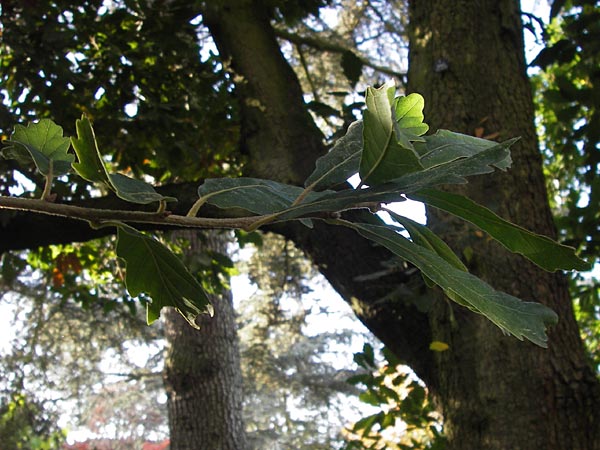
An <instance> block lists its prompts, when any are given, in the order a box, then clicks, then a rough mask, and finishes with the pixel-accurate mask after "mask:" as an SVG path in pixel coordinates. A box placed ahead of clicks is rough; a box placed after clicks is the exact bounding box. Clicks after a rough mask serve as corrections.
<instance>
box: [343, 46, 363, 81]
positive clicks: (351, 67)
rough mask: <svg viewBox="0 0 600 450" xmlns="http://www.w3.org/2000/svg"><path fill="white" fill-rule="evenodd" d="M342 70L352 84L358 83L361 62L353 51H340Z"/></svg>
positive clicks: (361, 66)
mask: <svg viewBox="0 0 600 450" xmlns="http://www.w3.org/2000/svg"><path fill="white" fill-rule="evenodd" d="M341 66H342V70H343V71H344V75H345V76H346V78H348V81H349V82H350V84H351V85H352V86H354V85H355V84H356V83H358V80H359V78H360V76H361V74H362V68H363V63H362V61H361V60H360V58H359V57H358V56H356V55H355V54H354V52H352V51H350V50H347V51H345V52H344V53H342V61H341Z"/></svg>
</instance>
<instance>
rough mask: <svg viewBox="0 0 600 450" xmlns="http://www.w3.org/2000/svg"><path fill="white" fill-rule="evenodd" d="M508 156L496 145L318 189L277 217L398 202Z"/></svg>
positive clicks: (462, 179)
mask: <svg viewBox="0 0 600 450" xmlns="http://www.w3.org/2000/svg"><path fill="white" fill-rule="evenodd" d="M508 155H509V151H508V149H507V148H506V146H505V144H497V145H495V146H493V147H490V148H488V149H486V150H484V151H482V152H481V153H477V154H475V155H473V156H471V157H467V158H462V159H458V160H455V161H452V162H449V163H447V164H442V165H439V166H434V167H431V168H430V169H427V170H423V171H419V172H413V173H408V174H406V175H403V176H401V177H400V178H397V179H395V180H392V181H390V182H388V183H384V184H381V185H378V186H373V187H370V188H367V189H354V190H346V191H340V192H332V191H323V192H319V196H318V197H308V198H307V200H306V201H305V202H303V203H300V204H299V205H296V206H293V207H290V208H288V209H287V210H284V211H281V213H280V214H279V215H278V217H277V219H278V220H291V219H295V218H299V217H304V216H311V215H315V214H318V213H323V212H334V211H342V210H345V209H350V208H356V207H357V205H363V207H366V206H365V205H372V206H376V205H377V204H379V203H390V202H394V201H400V200H402V199H403V197H402V195H403V194H409V193H412V192H416V191H420V190H422V189H424V188H427V187H432V186H436V185H439V184H462V183H466V179H465V177H468V176H472V175H480V174H484V173H490V172H493V170H494V169H493V166H494V165H496V164H498V163H499V162H501V161H504V160H505V159H506V158H507V156H508ZM311 198H313V199H314V200H311ZM238 202H241V200H238Z"/></svg>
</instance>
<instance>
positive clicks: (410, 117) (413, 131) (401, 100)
mask: <svg viewBox="0 0 600 450" xmlns="http://www.w3.org/2000/svg"><path fill="white" fill-rule="evenodd" d="M424 107H425V99H424V98H423V97H422V96H421V95H420V94H416V93H413V94H410V95H408V96H406V97H397V98H396V99H394V106H393V108H392V112H393V116H394V125H395V127H394V129H395V132H396V139H397V140H398V141H399V142H400V145H402V146H403V147H406V148H410V149H411V150H413V149H414V147H413V145H412V142H415V141H416V142H423V141H424V138H421V137H419V136H422V135H423V134H425V133H427V131H428V130H429V125H427V124H426V123H423V119H424V118H425V116H424V115H423V108H424Z"/></svg>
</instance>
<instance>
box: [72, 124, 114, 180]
mask: <svg viewBox="0 0 600 450" xmlns="http://www.w3.org/2000/svg"><path fill="white" fill-rule="evenodd" d="M75 127H76V128H77V138H75V137H71V144H72V145H73V148H74V149H75V153H77V159H78V160H79V162H76V163H73V169H75V172H77V173H78V174H79V176H81V177H82V178H83V179H84V180H87V181H91V182H93V183H105V184H107V185H109V186H110V180H109V179H108V172H107V171H106V167H105V166H104V162H103V161H102V155H101V154H100V150H98V142H97V141H96V136H95V134H94V129H93V128H92V124H91V122H90V120H89V119H88V118H87V117H85V115H82V116H81V119H77V120H76V121H75Z"/></svg>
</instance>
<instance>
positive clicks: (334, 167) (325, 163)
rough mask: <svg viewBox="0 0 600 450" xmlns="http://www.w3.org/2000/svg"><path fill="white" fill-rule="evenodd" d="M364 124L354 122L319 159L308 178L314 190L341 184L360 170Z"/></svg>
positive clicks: (307, 181)
mask: <svg viewBox="0 0 600 450" xmlns="http://www.w3.org/2000/svg"><path fill="white" fill-rule="evenodd" d="M362 133H363V124H362V122H361V121H357V122H353V123H352V124H350V126H349V127H348V131H347V132H346V134H345V135H344V136H343V137H341V138H340V139H338V140H337V142H336V143H335V145H334V146H333V147H332V148H331V150H329V152H328V153H327V154H326V155H324V156H322V157H320V158H319V159H317V162H316V169H315V171H314V172H313V173H312V174H311V175H310V176H309V177H308V178H307V179H306V182H305V183H304V185H305V186H307V187H309V188H310V189H312V190H319V189H326V188H330V187H332V186H335V185H338V184H341V183H343V182H345V181H346V180H348V178H350V177H351V176H352V175H354V174H355V173H357V172H358V168H359V165H360V155H361V153H362V149H363V137H362Z"/></svg>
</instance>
